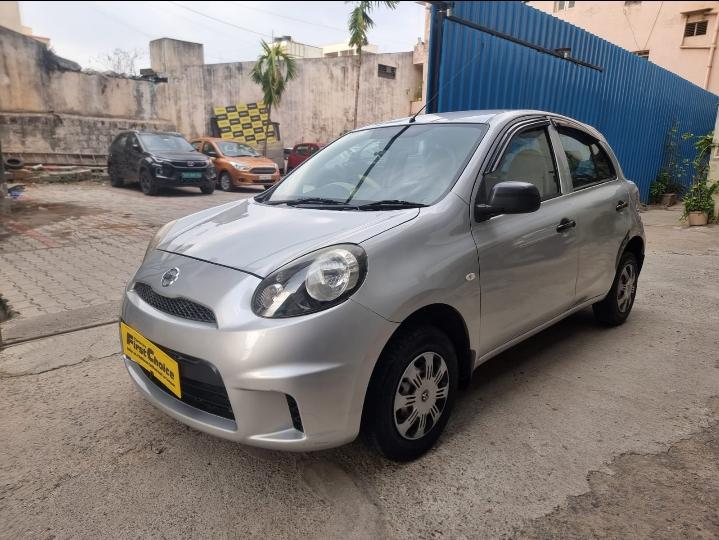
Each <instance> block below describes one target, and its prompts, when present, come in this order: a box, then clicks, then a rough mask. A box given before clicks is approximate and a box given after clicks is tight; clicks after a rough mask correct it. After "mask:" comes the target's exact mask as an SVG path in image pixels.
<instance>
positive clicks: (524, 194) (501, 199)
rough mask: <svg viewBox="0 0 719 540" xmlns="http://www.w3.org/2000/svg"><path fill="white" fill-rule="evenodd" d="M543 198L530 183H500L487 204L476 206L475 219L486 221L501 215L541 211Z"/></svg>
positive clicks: (493, 189)
mask: <svg viewBox="0 0 719 540" xmlns="http://www.w3.org/2000/svg"><path fill="white" fill-rule="evenodd" d="M541 202H542V198H541V197H540V195H539V190H538V189H537V186H535V185H534V184H530V183H529V182H500V183H499V184H497V185H496V186H494V187H493V188H492V191H491V192H490V193H489V201H488V203H487V204H478V205H476V206H475V213H474V218H475V219H476V220H477V221H484V220H486V219H489V218H491V217H492V216H498V215H500V214H528V213H530V212H535V211H537V210H539V205H540V204H541Z"/></svg>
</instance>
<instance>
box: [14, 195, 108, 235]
mask: <svg viewBox="0 0 719 540" xmlns="http://www.w3.org/2000/svg"><path fill="white" fill-rule="evenodd" d="M105 212H107V210H103V209H102V208H98V207H93V206H84V205H80V204H72V203H45V202H38V201H34V200H30V199H28V200H22V199H20V200H17V201H12V204H11V205H10V208H9V211H8V213H7V214H6V217H8V218H9V219H11V220H13V221H15V222H16V223H20V224H21V225H22V226H23V227H28V228H31V229H34V228H37V227H44V226H45V225H51V224H53V223H56V222H58V221H63V220H65V219H68V218H75V217H82V216H87V215H96V214H102V213H105Z"/></svg>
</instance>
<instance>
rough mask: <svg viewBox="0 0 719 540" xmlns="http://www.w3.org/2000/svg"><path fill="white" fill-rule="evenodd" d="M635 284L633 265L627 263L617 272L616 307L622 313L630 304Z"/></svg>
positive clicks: (635, 276)
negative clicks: (619, 272)
mask: <svg viewBox="0 0 719 540" xmlns="http://www.w3.org/2000/svg"><path fill="white" fill-rule="evenodd" d="M636 285H637V274H636V271H635V269H634V265H632V264H627V265H626V266H625V267H624V268H623V269H622V273H621V274H619V283H618V284H617V307H618V308H619V311H621V312H622V313H624V312H625V311H627V309H628V308H629V306H631V305H632V300H633V298H634V293H635V292H636Z"/></svg>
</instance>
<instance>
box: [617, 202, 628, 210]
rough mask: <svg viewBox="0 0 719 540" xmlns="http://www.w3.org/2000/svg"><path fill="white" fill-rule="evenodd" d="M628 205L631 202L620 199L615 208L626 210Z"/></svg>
mask: <svg viewBox="0 0 719 540" xmlns="http://www.w3.org/2000/svg"><path fill="white" fill-rule="evenodd" d="M627 206H629V203H628V202H624V201H619V202H618V203H617V206H615V208H616V210H617V212H621V211H622V210H624V209H625V208H626V207H627Z"/></svg>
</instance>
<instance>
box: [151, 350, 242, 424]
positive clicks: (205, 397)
mask: <svg viewBox="0 0 719 540" xmlns="http://www.w3.org/2000/svg"><path fill="white" fill-rule="evenodd" d="M160 348H161V349H162V350H163V351H164V352H165V353H166V354H168V355H169V356H170V357H172V358H173V359H174V360H175V361H176V362H177V363H178V364H179V366H180V389H181V391H182V398H180V401H182V402H183V403H186V404H187V405H190V406H191V407H195V408H196V409H200V410H202V411H205V412H208V413H210V414H214V415H217V416H221V417H223V418H229V419H230V420H234V419H235V415H234V413H233V412H232V405H230V399H229V397H227V390H226V389H225V385H224V383H223V382H222V377H221V376H220V372H219V371H217V368H216V367H215V366H213V365H212V364H211V363H209V362H207V361H205V360H201V359H199V358H193V357H191V356H186V355H184V354H181V353H178V352H175V351H172V350H170V349H166V348H164V347H161V346H160ZM142 370H143V371H144V372H145V375H146V376H147V378H148V379H150V381H152V382H153V383H154V384H155V386H157V387H158V388H160V389H161V390H163V391H164V392H165V393H167V394H168V395H170V396H172V397H174V398H175V399H178V398H177V396H176V395H175V394H173V393H172V392H171V391H170V390H169V389H168V388H167V387H166V386H165V385H164V384H162V383H161V382H160V381H159V380H157V378H156V377H155V376H154V375H153V374H152V373H151V372H149V371H147V370H146V369H145V368H142Z"/></svg>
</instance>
